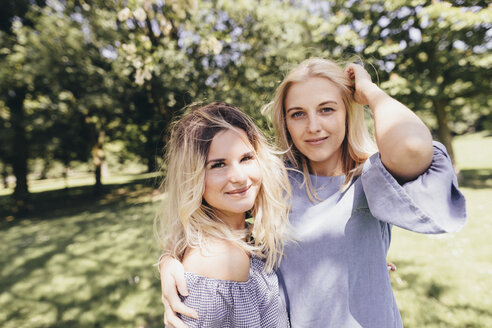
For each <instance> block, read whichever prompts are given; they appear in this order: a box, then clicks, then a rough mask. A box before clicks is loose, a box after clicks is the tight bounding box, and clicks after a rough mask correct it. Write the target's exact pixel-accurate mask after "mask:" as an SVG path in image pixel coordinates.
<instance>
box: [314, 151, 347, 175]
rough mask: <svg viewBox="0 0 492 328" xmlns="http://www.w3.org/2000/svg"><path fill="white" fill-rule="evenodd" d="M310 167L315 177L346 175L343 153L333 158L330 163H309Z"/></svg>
mask: <svg viewBox="0 0 492 328" xmlns="http://www.w3.org/2000/svg"><path fill="white" fill-rule="evenodd" d="M309 166H310V167H311V174H314V175H319V176H336V175H343V174H344V172H343V165H342V156H341V153H339V154H338V155H337V156H333V159H332V160H330V161H324V162H313V161H309Z"/></svg>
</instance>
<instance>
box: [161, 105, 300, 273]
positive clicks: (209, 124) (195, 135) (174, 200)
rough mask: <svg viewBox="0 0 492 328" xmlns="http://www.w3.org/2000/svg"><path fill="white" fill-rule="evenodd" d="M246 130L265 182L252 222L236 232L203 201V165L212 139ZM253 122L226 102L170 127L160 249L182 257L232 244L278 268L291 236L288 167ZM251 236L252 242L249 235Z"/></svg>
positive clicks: (193, 113) (268, 266)
mask: <svg viewBox="0 0 492 328" xmlns="http://www.w3.org/2000/svg"><path fill="white" fill-rule="evenodd" d="M227 129H229V130H233V131H234V130H235V131H238V130H243V131H244V132H245V133H246V135H247V138H248V141H249V142H250V143H251V145H252V146H253V148H254V151H255V154H256V159H257V161H258V164H259V167H260V170H261V173H262V182H261V186H260V188H259V192H258V195H257V197H256V200H255V203H254V205H253V208H252V209H251V210H250V211H249V212H250V214H251V216H252V217H253V218H254V223H253V224H251V225H250V226H249V229H248V228H246V222H245V229H244V230H242V231H237V230H236V231H234V230H233V229H231V228H230V227H229V226H228V225H226V224H225V223H224V222H223V221H222V220H221V219H220V218H219V217H218V216H217V215H216V213H215V211H214V209H213V208H212V207H211V206H210V205H208V204H207V203H206V202H205V201H204V199H203V193H204V191H205V163H206V159H207V155H208V151H209V148H210V144H211V142H212V139H213V138H214V136H215V135H216V134H217V133H218V132H220V131H223V130H227ZM277 153H278V152H276V151H275V150H274V148H273V147H272V146H270V145H269V144H268V142H267V140H266V139H265V137H264V136H263V134H262V133H261V131H260V130H259V129H258V127H256V125H255V124H254V123H253V121H252V120H251V119H250V118H249V117H248V116H247V115H246V114H244V113H243V112H241V111H240V110H239V109H237V108H235V107H232V106H230V105H228V104H225V103H211V104H209V105H206V106H202V107H199V108H192V109H191V110H189V111H188V112H187V113H185V114H184V116H183V117H181V118H180V119H179V120H177V121H175V122H174V123H173V124H172V128H171V136H170V140H169V142H168V144H167V147H166V155H165V158H164V160H165V167H166V177H165V179H164V181H163V183H162V185H161V189H162V190H163V191H164V192H165V193H166V195H165V199H164V200H163V203H162V207H161V209H160V211H159V212H158V214H157V216H156V220H155V231H156V235H157V238H158V242H159V245H160V247H161V249H162V250H164V251H165V252H169V253H170V255H171V256H174V257H175V258H177V259H180V260H181V259H182V258H183V255H184V253H185V251H186V249H187V247H192V248H201V249H206V248H207V241H210V240H211V239H223V240H228V241H232V242H234V243H235V244H236V245H238V246H239V247H241V248H242V249H243V250H245V251H246V252H248V253H250V254H255V255H256V256H259V257H260V258H263V259H265V261H266V264H265V269H266V270H271V269H273V268H274V267H277V266H278V265H279V263H280V259H281V256H282V253H283V250H284V240H285V238H286V237H287V236H288V219H287V215H288V211H289V206H288V201H289V200H290V185H289V182H288V177H287V172H286V169H285V167H284V164H283V162H282V160H281V159H280V157H279V156H277ZM248 235H250V236H253V238H249V237H250V236H248Z"/></svg>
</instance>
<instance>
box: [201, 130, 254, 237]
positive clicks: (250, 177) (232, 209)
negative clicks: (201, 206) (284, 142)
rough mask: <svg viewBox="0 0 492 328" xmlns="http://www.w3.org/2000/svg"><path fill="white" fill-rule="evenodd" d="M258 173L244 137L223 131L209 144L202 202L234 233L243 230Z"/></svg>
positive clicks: (251, 204) (249, 147) (234, 132)
mask: <svg viewBox="0 0 492 328" xmlns="http://www.w3.org/2000/svg"><path fill="white" fill-rule="evenodd" d="M261 178H262V176H261V171H260V166H259V164H258V161H257V159H256V155H255V150H254V148H253V146H252V145H251V143H250V142H249V141H248V137H247V135H246V133H245V132H244V131H243V130H241V129H239V130H238V131H232V130H222V131H220V132H218V133H217V134H216V135H215V136H214V138H213V139H212V142H211V144H210V148H209V151H208V155H207V160H206V165H205V191H204V193H203V199H204V200H205V201H206V202H207V203H208V204H209V205H210V206H211V207H212V208H213V209H214V210H215V212H216V214H217V215H218V216H219V217H220V218H221V219H222V220H223V221H224V222H225V223H226V224H228V225H229V226H231V227H232V228H234V229H242V228H244V219H245V212H246V211H248V210H250V209H251V208H253V205H254V203H255V200H256V196H257V195H258V192H259V190H260V186H261Z"/></svg>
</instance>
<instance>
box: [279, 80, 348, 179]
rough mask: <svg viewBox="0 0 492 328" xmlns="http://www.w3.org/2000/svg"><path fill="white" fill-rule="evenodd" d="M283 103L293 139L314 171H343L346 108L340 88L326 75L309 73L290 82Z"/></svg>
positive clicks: (316, 172)
mask: <svg viewBox="0 0 492 328" xmlns="http://www.w3.org/2000/svg"><path fill="white" fill-rule="evenodd" d="M284 106H285V121H286V125H287V130H288V132H289V134H290V137H291V139H292V142H293V143H294V145H295V146H296V148H297V149H298V150H299V151H300V152H301V153H302V154H303V155H304V156H306V157H307V158H308V160H309V163H310V165H311V169H312V170H313V173H314V174H317V175H340V174H343V169H342V161H341V153H342V148H341V146H342V142H343V140H344V138H345V132H346V129H345V119H346V114H347V111H346V108H345V104H344V102H343V99H342V92H341V91H340V89H339V88H338V87H337V86H336V85H335V84H334V83H333V82H331V81H330V80H328V79H325V78H321V77H309V78H308V79H306V80H305V81H302V82H295V83H293V84H292V85H291V86H290V88H289V89H288V91H287V94H286V96H285V100H284Z"/></svg>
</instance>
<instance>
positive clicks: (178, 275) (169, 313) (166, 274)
mask: <svg viewBox="0 0 492 328" xmlns="http://www.w3.org/2000/svg"><path fill="white" fill-rule="evenodd" d="M159 269H160V273H161V291H162V297H161V300H162V304H164V324H165V325H166V327H173V328H186V327H187V326H186V325H185V324H184V323H183V321H181V319H179V318H178V316H177V315H176V313H181V314H182V315H185V316H188V317H192V318H198V313H197V312H196V311H195V310H193V309H192V308H189V307H187V306H186V305H184V304H183V303H182V302H181V299H180V298H179V296H178V291H179V293H180V294H181V295H183V296H187V295H188V290H187V288H186V280H185V276H184V268H183V265H182V264H181V262H179V261H178V260H176V259H174V258H172V257H170V256H166V257H164V258H162V259H161V261H160V263H159Z"/></svg>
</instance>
